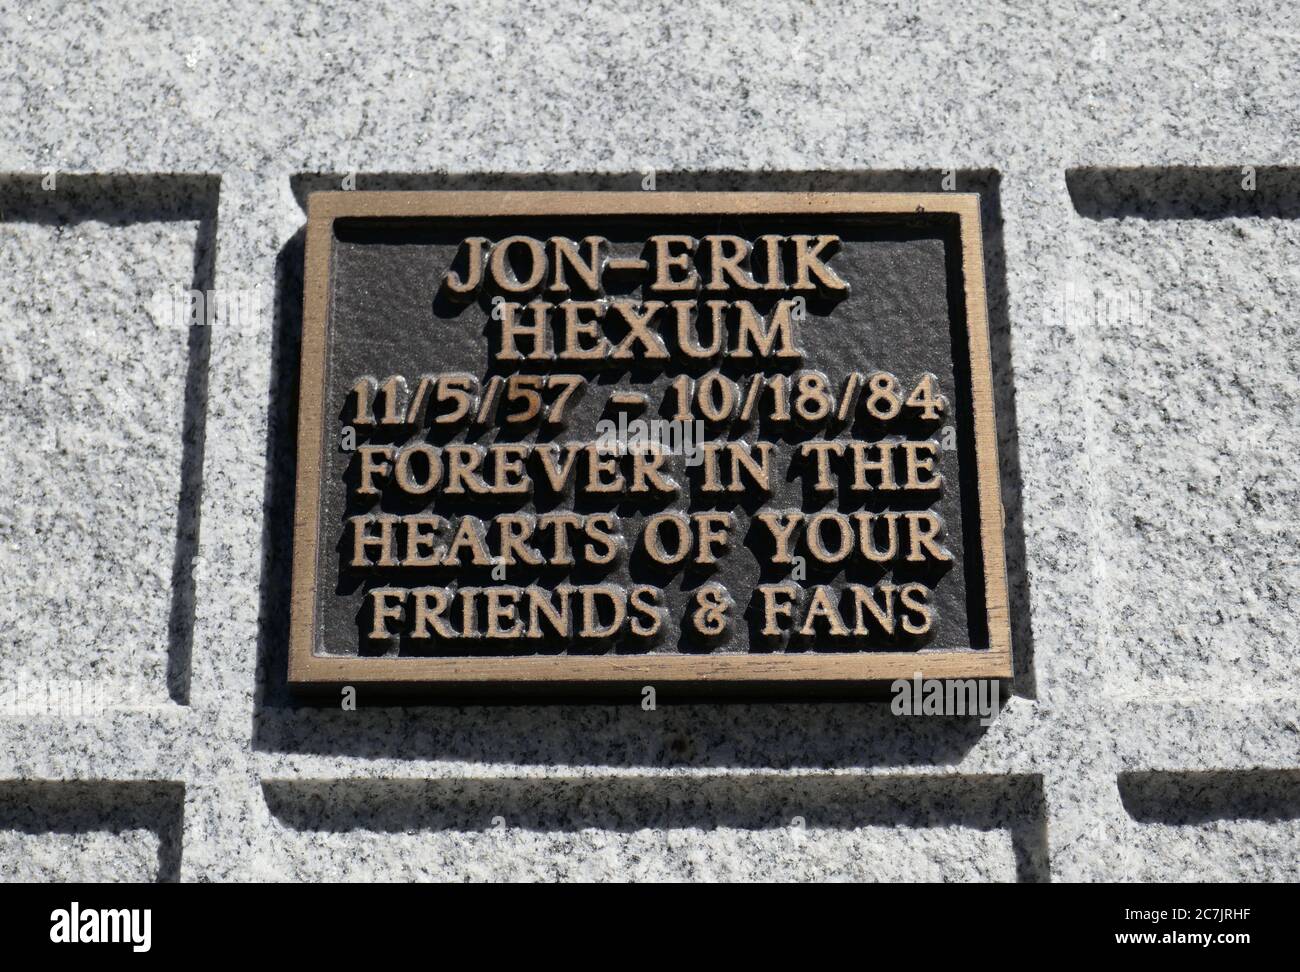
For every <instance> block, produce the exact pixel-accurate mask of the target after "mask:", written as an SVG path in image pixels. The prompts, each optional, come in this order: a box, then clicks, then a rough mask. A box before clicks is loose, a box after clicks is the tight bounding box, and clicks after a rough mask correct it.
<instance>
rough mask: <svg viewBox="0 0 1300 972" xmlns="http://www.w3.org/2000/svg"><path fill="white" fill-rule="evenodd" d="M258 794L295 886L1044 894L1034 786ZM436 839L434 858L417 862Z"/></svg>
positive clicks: (1016, 782) (366, 788) (781, 781)
mask: <svg viewBox="0 0 1300 972" xmlns="http://www.w3.org/2000/svg"><path fill="white" fill-rule="evenodd" d="M263 792H264V795H265V797H266V801H267V806H268V808H269V809H270V811H271V814H272V817H273V818H274V822H275V827H276V829H277V830H278V831H279V834H278V835H277V837H276V840H275V845H276V846H277V848H279V849H280V850H281V851H282V852H283V853H284V855H285V856H284V857H281V858H279V859H278V860H276V861H275V862H274V864H273V866H274V867H275V868H276V872H277V874H278V875H280V876H286V877H297V878H306V877H307V876H308V874H309V873H312V872H311V870H310V869H311V868H313V867H324V868H325V869H326V870H330V869H340V868H341V869H343V870H349V869H353V870H355V869H357V868H360V869H361V870H356V873H350V874H349V876H350V877H361V876H362V871H363V870H364V871H366V872H367V873H368V874H369V875H370V876H372V877H378V878H393V877H397V876H401V877H417V878H425V879H443V880H445V879H455V878H466V877H473V878H478V879H483V878H487V879H529V878H538V877H543V876H551V877H556V876H559V875H560V874H561V873H562V872H564V873H565V876H568V877H572V878H589V879H594V880H601V879H604V880H636V879H638V878H647V879H656V878H658V879H673V878H679V879H690V878H695V879H708V878H718V879H744V878H746V877H749V878H761V879H765V880H768V879H780V878H785V879H793V880H826V879H852V880H878V879H891V878H892V879H895V880H898V879H904V878H908V879H931V880H941V879H945V878H946V879H956V878H958V877H961V878H962V879H970V878H971V873H970V869H971V868H972V867H974V868H975V869H976V870H977V871H978V872H979V873H980V876H981V877H983V878H985V879H994V880H1022V881H1041V880H1046V879H1047V859H1046V849H1045V848H1046V827H1045V823H1044V819H1045V818H1044V808H1043V800H1042V790H1041V782H1040V780H1039V778H1038V777H1036V776H1006V777H991V776H990V777H972V776H901V777H862V776H856V777H845V776H826V775H817V776H802V777H777V776H767V775H764V776H726V777H704V778H701V777H691V778H682V777H658V778H654V777H615V778H606V779H497V780H447V781H426V780H391V779H389V780H347V781H342V780H321V781H289V780H273V781H267V782H265V783H263ZM435 835H436V843H437V846H438V847H439V853H438V854H437V855H436V857H430V856H429V855H427V854H423V853H419V852H417V851H416V848H418V847H424V846H429V841H431V840H433V839H434V838H435ZM361 847H364V848H365V855H364V861H365V863H364V864H363V863H361V861H362V859H363V858H361V857H358V856H357V854H356V853H354V851H359V849H360V848H361ZM665 847H667V848H669V849H670V850H671V853H664V849H665ZM891 848H892V849H891ZM349 862H351V863H349ZM556 862H561V863H560V864H557V863H556ZM774 866H775V870H773V867H774ZM557 867H558V868H560V870H556V868H557ZM322 873H325V872H322ZM330 873H338V871H337V870H330Z"/></svg>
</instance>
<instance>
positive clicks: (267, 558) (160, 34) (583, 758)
mask: <svg viewBox="0 0 1300 972" xmlns="http://www.w3.org/2000/svg"><path fill="white" fill-rule="evenodd" d="M0 54H2V55H3V56H2V57H0V110H2V111H3V113H4V117H5V118H6V120H7V123H6V130H5V136H4V138H3V139H0V240H2V241H3V245H2V246H0V268H3V271H4V274H3V281H2V282H0V385H2V386H3V389H4V392H5V396H4V399H5V403H6V404H4V405H3V406H0V428H3V430H4V432H5V435H4V437H3V441H2V443H0V491H3V494H4V496H5V502H4V503H3V504H0V590H3V597H0V620H3V622H4V624H3V628H4V633H3V636H2V639H0V666H3V667H2V668H0V677H2V678H3V679H4V683H5V685H4V687H5V690H6V695H5V698H6V699H9V700H10V701H7V702H6V704H5V707H4V711H3V713H0V781H3V782H0V877H4V878H10V879H12V878H44V877H68V878H73V877H83V876H90V877H98V876H109V875H118V876H121V877H124V878H132V879H149V878H162V879H172V878H177V877H179V878H180V879H182V880H212V879H220V880H225V879H251V878H329V877H347V878H396V877H417V878H434V879H436V878H447V879H462V878H479V879H491V878H542V879H545V878H581V877H591V878H600V879H653V878H665V879H670V878H671V879H690V878H703V877H709V878H750V879H764V878H770V879H785V878H791V879H822V878H824V879H859V878H886V879H890V878H893V879H897V878H907V877H919V878H933V879H954V880H971V879H1003V880H1012V879H1020V880H1039V879H1043V878H1051V879H1056V880H1072V879H1127V878H1154V879H1161V880H1163V879H1184V880H1202V879H1213V878H1247V879H1272V880H1295V879H1297V878H1298V877H1300V860H1298V856H1297V854H1296V850H1295V849H1296V835H1297V821H1298V820H1300V811H1298V810H1297V793H1300V704H1298V703H1297V686H1298V685H1300V662H1298V661H1297V658H1298V656H1297V648H1296V645H1295V632H1296V629H1297V621H1298V620H1300V558H1297V556H1296V554H1295V548H1296V541H1297V533H1298V532H1300V523H1298V520H1300V517H1298V516H1297V513H1296V510H1297V508H1298V506H1297V501H1298V500H1300V496H1298V495H1297V494H1298V492H1300V475H1297V473H1296V472H1295V471H1294V457H1295V455H1296V451H1297V447H1300V433H1297V430H1296V416H1297V414H1298V409H1297V404H1298V401H1297V399H1298V398H1300V360H1298V357H1297V356H1298V355H1300V335H1298V334H1297V323H1296V322H1297V318H1298V317H1300V314H1298V313H1297V312H1298V311H1300V271H1297V268H1296V261H1295V260H1294V259H1293V258H1292V256H1291V254H1293V253H1294V252H1295V250H1296V244H1297V237H1298V236H1300V158H1297V156H1296V151H1297V150H1296V145H1297V138H1296V136H1297V134H1298V129H1300V124H1298V123H1297V119H1296V115H1295V109H1294V106H1295V105H1296V103H1297V101H1298V100H1300V99H1298V98H1297V95H1298V94H1300V91H1298V90H1297V88H1298V87H1300V81H1298V80H1297V78H1296V75H1295V72H1294V70H1293V67H1294V64H1295V63H1296V59H1297V55H1298V54H1300V13H1297V11H1296V10H1295V8H1294V7H1293V6H1289V5H1285V4H1262V5H1260V6H1259V7H1258V8H1251V9H1249V10H1243V11H1242V12H1240V13H1237V12H1230V11H1220V10H1216V9H1211V8H1209V7H1206V6H1205V5H1202V4H1191V3H1171V4H1166V5H1163V6H1162V7H1161V8H1160V9H1159V10H1155V9H1153V8H1151V7H1150V5H1145V4H1144V5H1139V4H1128V5H1106V6H1105V7H1103V8H1094V7H1092V6H1089V5H1084V4H1070V3H1058V4H1052V5H1050V6H1048V7H1046V8H1036V9H1035V10H1034V11H1033V12H1029V11H1025V12H1015V11H1012V10H1005V9H1000V8H990V7H989V6H988V5H987V4H977V3H959V4H949V3H944V4H939V3H935V4H922V5H921V6H920V8H919V9H917V7H916V5H914V4H870V5H868V4H827V3H815V4H813V3H807V4H805V3H800V4H794V5H788V6H787V5H780V6H773V5H768V4H762V3H749V2H727V3H720V2H719V3H706V4H703V5H696V7H695V8H693V9H692V11H691V13H690V14H689V15H687V14H685V13H684V12H683V11H682V10H680V9H678V8H676V7H672V6H667V5H665V6H664V7H663V8H662V9H653V8H651V7H648V6H647V5H645V4H642V3H634V2H626V3H600V4H594V5H590V6H588V5H583V7H582V8H581V10H577V9H573V8H571V7H570V6H568V5H565V4H520V3H475V4H468V3H466V4H431V5H428V6H420V5H415V4H405V3H403V4H393V5H359V4H311V5H302V6H301V7H300V8H299V9H293V10H291V9H287V8H282V7H279V6H273V5H265V4H259V3H238V4H190V3H180V4H150V3H145V4H137V5H133V12H132V13H130V14H128V13H126V12H124V11H117V10H115V9H113V8H107V7H99V6H91V7H86V8H81V9H78V10H76V11H70V10H68V9H67V8H65V6H64V5H62V4H56V3H28V4H23V5H21V6H17V7H12V8H6V9H5V10H3V11H0ZM1243 167H1253V170H1252V171H1250V172H1244V171H1243ZM647 169H654V170H656V172H657V185H658V187H659V188H660V189H689V188H754V187H763V188H792V189H797V188H808V187H817V188H827V189H908V188H914V189H927V190H936V189H939V188H940V186H941V180H942V179H943V176H944V172H945V170H955V171H956V188H958V189H960V190H974V191H980V192H981V193H982V194H983V197H984V206H985V224H986V225H985V228H986V234H987V236H986V244H987V250H988V254H987V257H988V271H989V279H990V301H991V308H990V310H991V320H992V325H993V349H994V357H995V361H994V373H995V380H996V383H997V385H998V388H999V392H998V401H997V404H998V408H999V424H1000V438H1001V443H1002V448H1003V455H1002V466H1003V484H1004V491H1005V494H1006V500H1007V509H1008V541H1009V554H1010V562H1011V583H1012V588H1013V593H1012V606H1013V611H1014V612H1015V613H1016V619H1015V623H1016V626H1015V636H1016V641H1017V644H1016V649H1017V651H1018V652H1019V653H1020V657H1021V666H1020V674H1019V677H1018V678H1017V681H1016V685H1015V692H1016V694H1015V696H1014V697H1013V698H1012V699H1011V700H1010V702H1009V703H1008V705H1007V706H1006V708H1005V709H1004V711H1003V713H1002V715H1001V717H1000V718H999V720H998V721H997V722H996V723H995V724H994V725H992V726H991V727H988V728H981V727H980V726H979V725H978V724H977V723H976V722H974V721H968V720H956V719H954V720H948V719H920V720H912V721H906V720H898V719H895V718H894V717H893V716H891V715H890V714H889V712H888V710H887V709H885V708H882V707H880V706H878V705H869V704H858V703H855V704H847V703H841V704H817V705H796V704H790V703H783V704H774V705H757V704H748V705H745V704H742V705H728V706H713V705H692V706H680V707H661V708H660V709H659V710H658V711H657V712H650V713H647V712H642V711H641V710H640V709H639V708H638V707H635V706H627V707H618V706H609V705H584V706H574V707H563V708H557V707H524V706H518V707H496V708H487V707H435V708H423V709H414V708H409V709H397V708H387V709H363V710H361V711H359V712H355V713H344V712H335V711H322V710H306V709H299V708H294V707H292V706H291V705H290V704H289V703H288V700H287V698H286V697H285V694H284V691H283V685H282V682H283V668H282V666H283V632H284V623H285V615H286V611H285V603H284V591H285V587H284V584H285V573H284V570H285V566H286V565H287V554H288V551H287V518H288V515H289V513H290V509H291V503H292V500H291V495H290V493H289V492H288V486H289V483H291V479H292V469H291V467H290V466H289V465H288V464H289V463H291V460H292V454H293V449H292V418H293V416H292V410H291V408H289V407H286V405H285V404H284V402H285V400H286V396H287V395H291V394H292V393H293V392H294V390H295V389H294V382H293V374H294V368H295V367H296V350H297V349H296V338H295V335H294V328H295V326H296V325H297V322H298V311H297V309H296V303H297V301H298V300H299V299H300V290H299V288H300V284H299V282H298V279H299V275H300V273H301V266H300V262H301V235H300V229H301V227H302V225H303V222H304V216H303V211H302V208H301V205H300V204H301V200H302V198H303V196H304V194H305V193H306V192H308V191H310V190H311V189H313V188H335V187H337V186H338V184H339V181H340V180H341V179H342V177H343V175H344V174H346V173H349V172H355V173H357V175H356V185H357V187H358V188H362V189H366V188H387V187H394V188H498V187H504V186H513V187H520V188H547V187H565V188H623V189H633V188H636V187H638V186H639V185H640V183H641V179H642V173H643V172H644V171H645V170H647ZM50 170H54V171H55V173H56V175H55V180H54V185H53V188H51V189H49V190H46V189H43V188H41V178H42V176H43V174H45V173H47V172H48V171H50ZM799 173H802V174H799ZM1252 178H1253V180H1254V182H1253V185H1254V188H1253V189H1247V188H1243V181H1245V182H1247V183H1249V182H1250V180H1251V179H1252ZM213 253H215V259H213V258H212V254H213ZM191 286H216V287H218V288H221V289H223V290H226V291H239V292H252V291H255V290H256V289H257V288H259V287H263V288H266V289H267V290H268V291H269V292H270V293H271V294H273V295H274V296H273V297H272V299H271V300H270V301H269V302H268V304H269V307H268V310H267V312H266V313H264V314H262V315H260V316H259V317H257V318H256V319H255V320H253V321H251V322H249V321H244V322H225V323H224V324H222V323H219V324H217V325H215V326H213V327H211V328H208V329H201V330H199V331H194V330H185V329H168V328H167V327H164V326H160V324H159V322H158V321H157V320H156V319H155V318H154V316H153V315H151V313H150V303H149V301H150V297H151V295H152V294H154V293H155V292H158V291H164V290H170V289H172V288H175V287H181V288H189V287H191ZM90 445H93V446H94V447H96V448H97V449H98V450H99V451H98V452H97V453H96V454H95V455H94V457H93V458H92V457H88V456H86V455H85V454H84V453H81V454H79V452H78V450H80V449H84V448H85V447H86V446H90ZM56 510H57V511H59V513H60V514H61V515H60V516H58V517H55V516H54V514H53V511H56ZM41 677H44V678H45V679H47V680H54V681H55V682H56V683H57V684H56V685H55V686H53V688H51V687H50V686H46V687H45V690H46V691H47V698H49V697H51V696H49V695H48V693H50V692H52V693H53V696H52V698H53V700H54V703H56V704H51V705H49V706H46V707H41V706H33V705H31V704H28V705H26V706H25V707H24V706H22V705H19V704H15V703H14V702H13V701H12V699H11V696H10V694H9V692H10V689H11V687H12V686H15V685H17V684H19V683H24V682H25V681H27V680H30V679H34V678H41ZM68 686H81V687H82V690H85V689H86V688H87V687H89V690H90V699H89V703H88V704H84V705H81V706H80V707H76V706H69V705H67V704H62V703H60V702H59V700H63V702H64V703H66V701H67V698H68V695H67V694H66V690H67V688H68ZM24 691H26V692H28V695H26V696H23V697H24V698H28V699H30V697H31V695H30V693H31V691H32V688H31V686H30V685H28V687H27V689H25V690H24ZM60 693H63V694H60ZM14 697H16V696H14ZM83 701H85V700H84V699H83ZM73 709H75V711H71V710H73ZM66 781H83V782H77V783H68V782H66ZM68 787H71V789H68ZM798 818H801V819H802V823H796V822H795V821H796V819H798Z"/></svg>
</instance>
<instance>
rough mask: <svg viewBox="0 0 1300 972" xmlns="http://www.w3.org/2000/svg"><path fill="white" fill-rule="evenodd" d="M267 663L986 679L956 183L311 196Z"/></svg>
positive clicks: (453, 675)
mask: <svg viewBox="0 0 1300 972" xmlns="http://www.w3.org/2000/svg"><path fill="white" fill-rule="evenodd" d="M305 270H306V273H305V309H304V320H303V342H302V366H301V383H300V391H299V394H300V401H299V423H300V424H299V443H298V484H297V509H296V514H295V541H294V568H293V571H294V572H293V602H292V617H291V644H290V653H289V654H290V657H289V681H290V683H291V684H292V685H294V686H296V687H300V688H312V687H316V688H323V687H329V686H340V685H371V686H390V687H396V688H398V689H401V690H404V691H407V692H413V693H420V692H427V693H440V694H448V695H455V694H460V693H471V692H475V691H480V692H482V691H488V692H496V693H502V692H511V691H514V690H533V691H556V692H572V691H584V690H590V691H604V692H618V691H621V690H623V689H626V688H635V689H641V688H642V687H643V686H646V685H654V686H659V687H663V688H665V689H681V690H683V691H685V690H692V689H693V690H703V691H709V690H724V689H727V690H730V689H744V688H746V687H752V688H756V689H757V688H759V687H764V686H765V687H768V688H775V689H777V690H784V691H789V692H798V691H802V690H805V689H807V690H809V691H812V690H816V689H836V688H852V687H854V686H867V685H870V684H872V683H875V682H880V681H884V680H892V679H895V678H911V677H913V676H914V675H915V673H918V672H920V673H922V674H923V675H925V676H927V677H1007V676H1009V675H1010V673H1011V646H1010V635H1009V625H1008V609H1007V593H1006V584H1005V573H1004V557H1003V542H1002V507H1001V501H1000V498H999V492H998V475H997V472H998V467H997V455H996V437H995V424H994V415H993V398H992V383H991V375H990V361H989V345H988V327H987V318H986V309H985V294H984V282H983V279H984V278H983V267H982V255H981V245H980V225H979V206H978V198H977V197H975V196H972V195H959V194H934V195H928V194H926V195H917V194H871V193H832V194H809V193H656V192H644V193H594V192H593V193H549V192H536V193H534V192H527V193H525V192H503V193H461V192H455V193H368V192H338V193H318V194H316V195H313V196H312V197H311V199H310V204H309V218H308V230H307V250H306V267H305Z"/></svg>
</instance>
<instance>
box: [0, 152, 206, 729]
mask: <svg viewBox="0 0 1300 972" xmlns="http://www.w3.org/2000/svg"><path fill="white" fill-rule="evenodd" d="M44 178H45V177H43V176H40V175H7V176H0V221H4V222H9V223H36V224H39V225H44V226H66V225H68V224H71V223H82V222H89V221H94V222H99V223H105V224H107V225H109V226H129V225H131V224H134V223H155V222H173V221H174V222H188V221H192V222H195V223H197V225H198V228H197V233H196V237H195V245H194V263H193V274H192V277H191V281H190V289H191V290H198V291H204V292H206V291H208V290H210V289H212V287H213V281H214V271H215V267H216V258H217V201H218V196H219V193H220V186H221V179H220V177H218V176H215V175H182V174H171V173H160V174H154V175H151V174H144V175H134V174H133V175H78V174H71V173H67V174H65V173H58V174H57V175H56V176H55V177H54V179H55V181H54V183H53V185H52V186H51V188H50V189H48V190H47V189H46V188H45V183H43V180H44ZM187 331H188V346H187V349H186V354H187V358H186V361H187V363H186V369H185V406H184V415H183V417H182V425H181V443H182V444H181V468H180V478H181V482H180V491H179V502H178V505H177V512H176V546H175V554H174V556H173V559H172V581H171V588H172V590H171V609H170V614H169V618H168V629H167V691H168V694H169V695H170V696H171V699H172V701H173V702H176V703H178V704H180V705H188V704H189V700H190V659H191V657H192V654H193V647H194V558H195V556H196V555H197V554H198V545H199V515H200V510H201V507H202V494H203V446H204V438H205V430H206V426H207V414H208V361H209V358H210V357H211V328H208V327H190V328H187Z"/></svg>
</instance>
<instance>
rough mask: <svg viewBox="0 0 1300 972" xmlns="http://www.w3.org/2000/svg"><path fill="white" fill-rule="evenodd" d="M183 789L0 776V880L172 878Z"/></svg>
mask: <svg viewBox="0 0 1300 972" xmlns="http://www.w3.org/2000/svg"><path fill="white" fill-rule="evenodd" d="M184 797H185V787H184V786H183V785H182V784H180V783H170V782H155V781H132V782H112V781H101V780H93V781H81V780H78V781H68V782H61V781H58V782H46V781H9V780H4V781H0V880H4V881H137V882H138V881H176V880H179V878H180V866H181V840H182V837H181V834H182V826H181V824H182V818H183V814H184V802H185V801H184Z"/></svg>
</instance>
